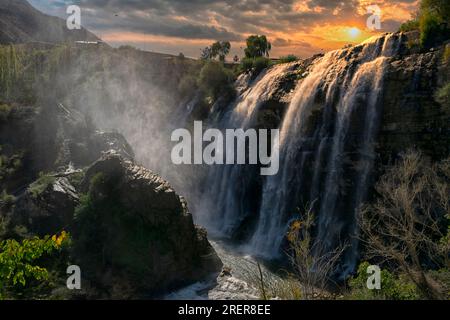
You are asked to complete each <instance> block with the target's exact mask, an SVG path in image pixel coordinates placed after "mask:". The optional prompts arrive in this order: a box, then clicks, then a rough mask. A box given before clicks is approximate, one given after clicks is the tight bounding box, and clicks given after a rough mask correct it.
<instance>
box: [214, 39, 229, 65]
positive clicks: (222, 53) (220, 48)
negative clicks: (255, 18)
mask: <svg viewBox="0 0 450 320" xmlns="http://www.w3.org/2000/svg"><path fill="white" fill-rule="evenodd" d="M211 50H212V55H213V59H215V58H216V57H218V58H219V61H222V62H225V58H226V56H227V55H228V54H229V53H230V50H231V44H230V43H229V42H228V41H217V42H215V43H213V44H212V46H211Z"/></svg>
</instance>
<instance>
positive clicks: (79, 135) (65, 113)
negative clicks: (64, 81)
mask: <svg viewBox="0 0 450 320" xmlns="http://www.w3.org/2000/svg"><path fill="white" fill-rule="evenodd" d="M10 108H11V110H10V111H9V112H8V114H7V115H5V119H4V120H2V121H0V157H1V158H2V161H1V163H0V164H1V165H0V192H1V191H3V190H6V191H7V192H8V193H11V194H14V195H16V196H18V195H20V194H21V193H22V192H23V191H25V190H26V188H27V186H28V185H29V184H30V183H32V182H33V181H34V180H36V179H37V178H38V176H39V173H40V172H57V171H58V172H59V171H61V170H65V168H67V167H68V166H69V165H73V166H75V167H78V168H79V167H86V166H88V165H90V164H92V163H93V162H94V161H96V160H97V159H99V158H100V157H101V156H102V154H103V153H104V152H107V151H109V150H115V151H116V152H118V153H120V154H121V155H122V156H123V157H125V158H127V159H133V158H134V153H133V150H132V149H131V147H130V145H129V144H128V142H127V141H126V140H125V138H124V137H123V136H122V135H121V134H119V133H116V132H101V131H97V130H95V128H94V127H93V126H92V125H91V124H90V121H89V119H86V118H85V117H84V116H82V115H81V114H79V113H77V112H76V111H74V110H71V109H70V108H68V107H65V106H63V105H61V104H58V103H55V102H48V103H47V104H45V105H44V106H43V107H34V106H23V105H12V106H11V107H10Z"/></svg>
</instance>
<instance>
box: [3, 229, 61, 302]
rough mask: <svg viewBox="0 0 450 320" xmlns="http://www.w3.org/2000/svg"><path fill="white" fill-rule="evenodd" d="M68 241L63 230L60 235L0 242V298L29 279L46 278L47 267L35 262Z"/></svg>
mask: <svg viewBox="0 0 450 320" xmlns="http://www.w3.org/2000/svg"><path fill="white" fill-rule="evenodd" d="M68 241H69V235H68V234H67V233H66V232H65V231H63V232H61V234H60V235H54V236H52V237H50V236H46V237H44V238H43V239H40V238H37V237H35V238H33V239H25V240H22V242H20V243H19V242H17V241H16V240H13V239H9V240H5V241H2V242H0V298H1V297H2V296H3V295H5V294H7V292H8V291H9V290H11V289H12V288H15V287H16V286H18V285H20V286H21V287H22V288H23V287H25V285H26V284H27V282H29V281H32V280H37V281H45V280H47V279H48V271H47V269H45V268H43V267H40V266H38V265H36V263H37V262H38V261H39V259H40V258H42V257H44V256H48V255H51V254H52V253H53V252H54V251H57V250H60V249H61V248H62V246H63V245H65V244H67V243H68Z"/></svg>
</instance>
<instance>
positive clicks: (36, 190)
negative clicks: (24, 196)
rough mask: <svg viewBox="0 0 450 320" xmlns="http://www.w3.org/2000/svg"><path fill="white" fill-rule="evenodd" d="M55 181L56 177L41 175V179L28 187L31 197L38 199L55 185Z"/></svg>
mask: <svg viewBox="0 0 450 320" xmlns="http://www.w3.org/2000/svg"><path fill="white" fill-rule="evenodd" d="M55 180H56V178H55V177H53V176H50V175H45V174H43V173H41V174H40V175H39V179H37V180H36V181H35V182H33V183H32V184H31V185H30V186H29V187H28V191H29V192H30V193H31V196H32V197H33V198H34V199H36V198H38V197H39V196H40V195H41V194H42V193H43V192H44V191H45V190H46V189H47V188H48V186H50V185H51V184H53V183H54V182H55Z"/></svg>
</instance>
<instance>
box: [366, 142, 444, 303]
mask: <svg viewBox="0 0 450 320" xmlns="http://www.w3.org/2000/svg"><path fill="white" fill-rule="evenodd" d="M449 182H450V158H449V159H446V160H442V161H441V162H438V163H431V162H430V160H429V159H427V158H425V157H424V156H422V155H421V154H420V153H418V152H416V151H413V150H410V151H408V152H406V153H405V154H403V155H402V157H401V159H400V160H399V161H398V162H397V164H396V165H395V166H392V167H391V168H389V169H388V170H386V173H385V174H384V175H383V176H382V177H381V178H380V180H379V181H378V182H377V184H376V186H375V189H376V191H377V194H378V196H377V199H376V200H375V201H374V202H373V203H371V204H370V205H366V206H364V207H363V208H362V209H361V212H360V214H359V225H360V228H361V240H362V241H363V243H365V244H366V247H365V254H366V257H368V258H369V259H375V260H383V261H385V262H386V263H389V265H390V266H392V267H395V268H396V269H397V270H398V273H399V274H404V275H405V276H408V278H409V281H411V282H413V283H414V284H415V285H416V286H417V289H418V290H420V293H421V295H422V296H423V297H426V298H428V299H442V298H443V294H442V290H441V288H440V286H439V285H436V283H435V282H434V281H431V279H429V277H428V276H427V272H428V271H429V269H436V268H441V267H445V266H447V265H448V252H449V250H450V241H448V240H447V241H446V240H445V239H447V238H446V236H448V234H447V230H448V225H449V221H448V217H450V204H449V201H448V199H449V198H448V195H449V193H450V183H449ZM441 239H444V240H441ZM430 261H433V263H431V262H430Z"/></svg>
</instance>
